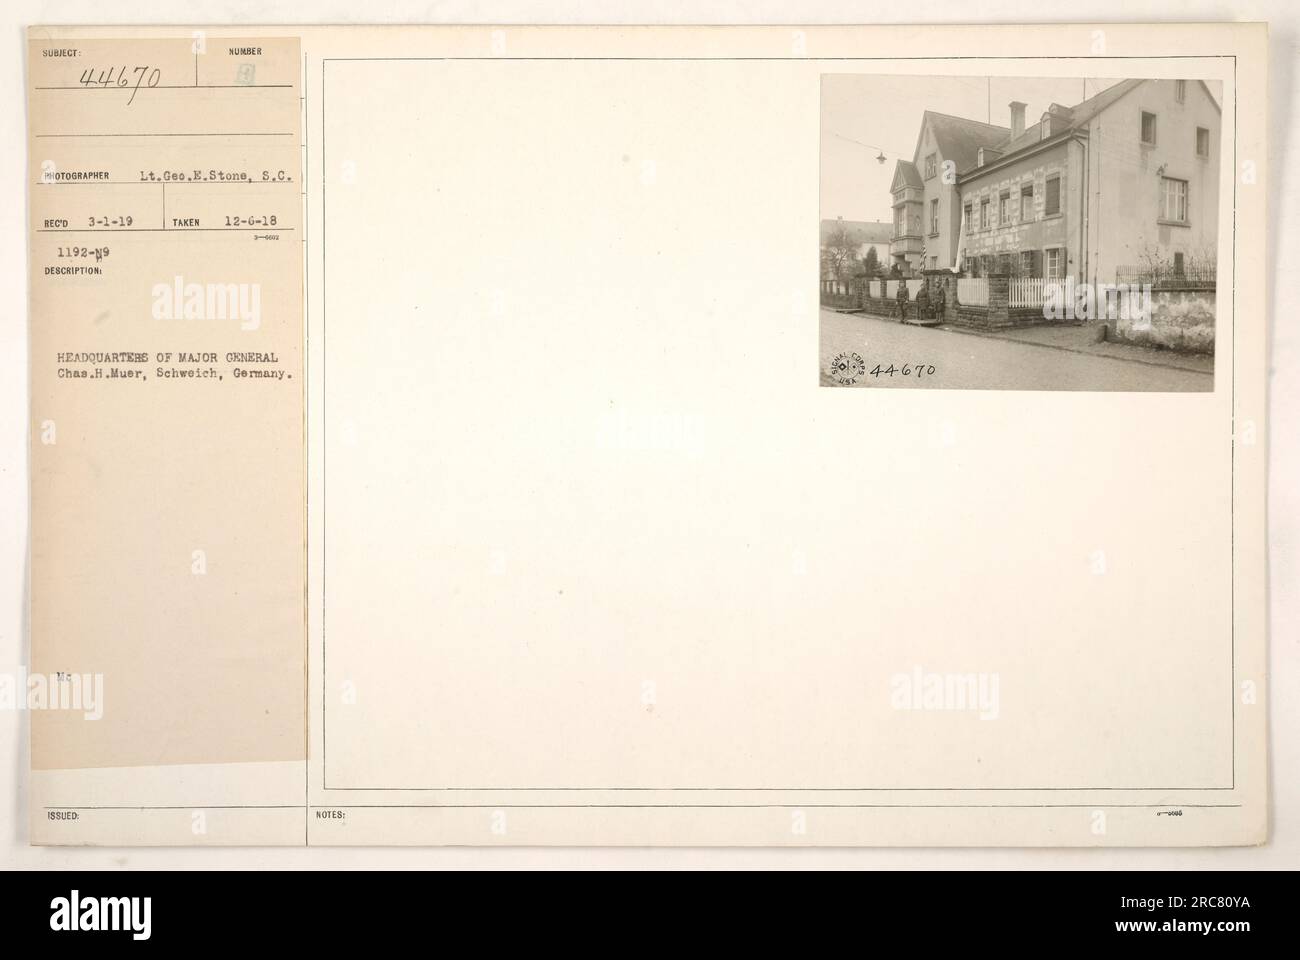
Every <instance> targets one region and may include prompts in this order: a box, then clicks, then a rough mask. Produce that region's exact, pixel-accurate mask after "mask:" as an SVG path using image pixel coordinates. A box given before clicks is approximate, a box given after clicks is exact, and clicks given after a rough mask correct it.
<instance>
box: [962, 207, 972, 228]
mask: <svg viewBox="0 0 1300 960" xmlns="http://www.w3.org/2000/svg"><path fill="white" fill-rule="evenodd" d="M970 211H971V205H970V204H969V203H968V204H966V206H965V207H963V208H962V211H961V222H962V226H964V227H965V228H966V229H967V230H970V228H971V226H972V224H971V222H970Z"/></svg>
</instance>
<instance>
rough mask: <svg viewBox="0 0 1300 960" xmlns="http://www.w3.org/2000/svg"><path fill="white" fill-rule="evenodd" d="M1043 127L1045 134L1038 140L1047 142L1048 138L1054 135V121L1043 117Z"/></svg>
mask: <svg viewBox="0 0 1300 960" xmlns="http://www.w3.org/2000/svg"><path fill="white" fill-rule="evenodd" d="M1041 126H1042V128H1043V132H1042V134H1041V135H1040V136H1039V138H1038V139H1040V140H1046V139H1047V138H1048V137H1050V136H1051V135H1052V120H1051V118H1050V117H1043V122H1042V124H1041Z"/></svg>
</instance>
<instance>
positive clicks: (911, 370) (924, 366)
mask: <svg viewBox="0 0 1300 960" xmlns="http://www.w3.org/2000/svg"><path fill="white" fill-rule="evenodd" d="M870 373H871V375H872V376H873V377H893V376H900V377H913V376H914V377H916V379H918V380H923V379H924V378H926V377H932V376H934V364H932V363H917V364H911V363H905V364H903V365H902V366H901V367H896V366H894V365H893V364H892V363H891V364H890V365H889V366H887V367H882V366H881V365H880V364H876V365H875V366H874V367H872V368H871V371H870Z"/></svg>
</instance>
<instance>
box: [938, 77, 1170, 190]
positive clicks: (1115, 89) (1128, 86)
mask: <svg viewBox="0 0 1300 960" xmlns="http://www.w3.org/2000/svg"><path fill="white" fill-rule="evenodd" d="M1143 83H1145V81H1144V80H1121V81H1120V82H1119V83H1117V84H1115V85H1114V86H1110V87H1107V88H1106V89H1105V90H1103V91H1101V93H1098V94H1096V95H1094V96H1091V97H1089V98H1088V99H1087V100H1084V101H1083V102H1082V103H1079V104H1076V105H1075V106H1074V107H1062V106H1061V105H1060V104H1057V103H1054V104H1052V107H1051V108H1049V109H1048V111H1047V112H1049V113H1051V114H1052V115H1053V116H1054V117H1059V118H1060V119H1061V120H1062V121H1064V122H1063V124H1062V125H1061V128H1060V129H1059V130H1057V129H1053V131H1052V136H1053V137H1055V136H1056V135H1057V134H1059V133H1063V132H1065V131H1066V130H1074V129H1077V128H1078V127H1081V126H1083V125H1084V124H1086V123H1088V122H1089V121H1090V120H1092V118H1093V117H1095V116H1096V115H1097V114H1099V113H1101V112H1102V111H1103V110H1105V109H1106V108H1107V107H1109V106H1110V105H1111V104H1112V103H1114V102H1115V101H1116V100H1118V99H1119V98H1120V97H1122V96H1124V95H1125V94H1127V93H1129V92H1130V91H1132V90H1135V89H1137V88H1138V87H1139V86H1141V85H1142V84H1143ZM1038 123H1039V121H1037V120H1035V121H1034V122H1032V123H1029V122H1026V123H1025V132H1024V133H1022V134H1021V135H1020V136H1018V137H1016V139H1014V140H1011V139H1010V138H1008V140H1007V142H1006V143H1005V144H1003V145H1002V146H1001V147H1000V148H999V149H1000V150H1001V151H1002V156H1003V157H1006V156H1008V155H1010V154H1013V153H1015V152H1016V151H1017V150H1023V149H1024V148H1025V147H1029V146H1033V145H1034V144H1036V143H1039V142H1040V141H1041V140H1042V128H1041V127H1039V125H1038ZM1055 125H1056V122H1055V120H1053V127H1055ZM961 172H963V173H965V171H964V170H963V171H961Z"/></svg>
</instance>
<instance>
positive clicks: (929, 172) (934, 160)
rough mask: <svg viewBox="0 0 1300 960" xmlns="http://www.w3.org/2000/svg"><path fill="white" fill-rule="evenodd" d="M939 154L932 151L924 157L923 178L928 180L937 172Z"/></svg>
mask: <svg viewBox="0 0 1300 960" xmlns="http://www.w3.org/2000/svg"><path fill="white" fill-rule="evenodd" d="M938 165H939V155H938V154H937V153H932V154H930V155H929V156H928V157H926V158H925V179H927V180H929V179H930V178H931V177H933V176H934V175H935V174H936V173H937V172H938Z"/></svg>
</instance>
